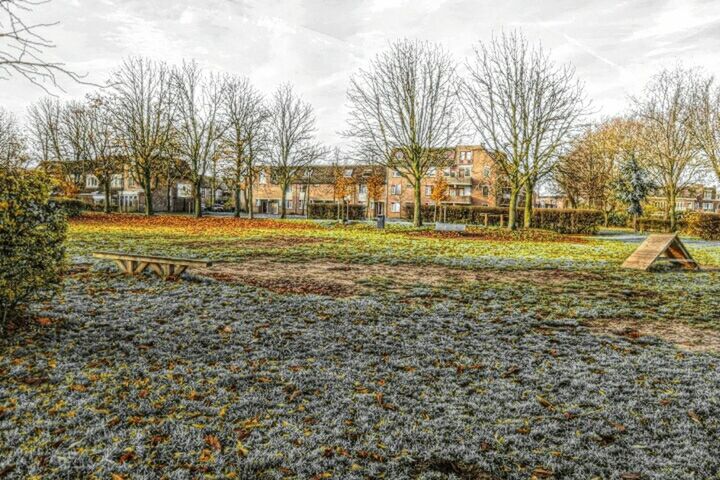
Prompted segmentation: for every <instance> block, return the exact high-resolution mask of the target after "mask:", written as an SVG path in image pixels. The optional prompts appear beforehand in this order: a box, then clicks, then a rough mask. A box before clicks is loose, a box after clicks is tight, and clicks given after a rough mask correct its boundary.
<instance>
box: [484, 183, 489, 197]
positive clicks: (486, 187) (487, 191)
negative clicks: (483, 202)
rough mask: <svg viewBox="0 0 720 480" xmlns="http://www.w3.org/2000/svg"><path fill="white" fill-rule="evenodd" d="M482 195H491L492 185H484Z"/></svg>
mask: <svg viewBox="0 0 720 480" xmlns="http://www.w3.org/2000/svg"><path fill="white" fill-rule="evenodd" d="M482 196H483V197H485V198H487V197H489V196H490V187H488V186H487V185H483V186H482Z"/></svg>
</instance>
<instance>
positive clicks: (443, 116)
mask: <svg viewBox="0 0 720 480" xmlns="http://www.w3.org/2000/svg"><path fill="white" fill-rule="evenodd" d="M455 70H456V69H455V63H454V61H453V60H452V58H451V57H450V55H449V54H448V53H447V52H446V51H445V50H443V49H442V48H441V47H440V46H438V45H435V44H432V43H427V42H419V41H411V40H400V41H396V42H394V43H392V44H391V45H390V47H389V49H388V50H387V51H385V52H382V53H380V54H378V55H377V56H376V57H375V59H374V60H373V61H372V62H371V63H370V66H369V68H368V69H367V70H360V71H359V72H358V73H357V74H356V75H355V76H354V77H353V78H352V79H351V84H350V88H349V90H348V92H347V98H348V101H349V103H350V118H349V121H348V124H349V128H348V129H347V131H346V132H344V135H345V136H346V137H348V138H350V139H351V140H352V141H353V144H354V147H355V149H356V150H357V151H358V152H359V155H360V156H361V157H363V158H371V159H374V161H375V162H376V163H378V164H379V165H382V166H383V167H385V168H391V169H393V170H396V171H398V172H399V173H400V175H402V176H403V177H404V178H405V179H406V180H407V181H408V182H409V183H410V184H411V185H412V187H413V189H414V197H413V198H414V205H415V213H414V216H413V223H414V224H415V225H416V226H419V225H421V224H422V215H421V214H420V213H421V212H420V206H421V198H422V197H421V195H422V191H421V187H422V185H421V182H422V179H423V178H424V177H425V176H427V174H428V172H429V171H430V170H432V169H440V168H442V167H445V166H447V165H449V164H450V163H451V162H452V159H451V158H450V157H449V156H448V153H447V150H446V148H447V147H452V146H454V145H455V144H456V143H457V142H458V141H459V138H460V131H461V129H462V125H463V122H462V117H461V116H460V115H459V114H458V113H459V112H458V109H457V89H458V80H457V78H458V77H457V75H456V72H455Z"/></svg>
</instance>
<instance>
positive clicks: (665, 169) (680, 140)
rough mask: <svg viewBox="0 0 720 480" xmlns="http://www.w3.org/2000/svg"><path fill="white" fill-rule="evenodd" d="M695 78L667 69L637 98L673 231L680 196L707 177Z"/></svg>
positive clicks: (645, 145)
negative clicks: (695, 128) (698, 138)
mask: <svg viewBox="0 0 720 480" xmlns="http://www.w3.org/2000/svg"><path fill="white" fill-rule="evenodd" d="M695 79H696V77H695V73H694V72H692V71H689V70H684V69H681V68H677V69H674V70H664V71H662V72H661V73H659V74H658V75H656V76H655V77H654V78H653V79H652V80H651V81H650V82H649V83H648V85H647V87H646V88H645V93H644V95H643V96H642V97H640V98H634V99H633V103H634V109H635V113H636V115H637V116H638V118H639V119H640V120H641V121H642V123H643V126H644V128H643V129H642V133H641V135H642V141H643V148H644V149H645V150H646V152H647V155H648V159H649V162H648V171H649V173H650V175H651V178H652V180H653V182H654V183H655V185H657V186H658V187H659V188H660V189H661V190H662V192H663V194H664V196H665V200H666V208H665V216H666V218H669V220H670V228H671V229H672V230H675V228H676V223H677V211H676V205H675V201H676V198H677V195H678V194H679V193H680V192H681V191H682V190H683V189H684V188H686V187H688V186H690V185H692V184H693V183H696V182H698V181H699V180H701V179H702V177H703V176H704V174H705V168H704V164H703V162H702V161H701V158H700V155H699V151H698V148H697V144H696V143H695V141H694V138H693V135H692V122H691V120H692V86H693V84H694V83H695Z"/></svg>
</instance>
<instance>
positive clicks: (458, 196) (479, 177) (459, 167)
mask: <svg viewBox="0 0 720 480" xmlns="http://www.w3.org/2000/svg"><path fill="white" fill-rule="evenodd" d="M446 155H447V156H448V159H447V166H446V167H445V168H439V169H431V170H430V171H429V172H428V175H427V176H426V177H425V178H424V179H423V180H422V182H421V184H420V185H421V192H420V193H421V202H422V204H423V205H434V204H435V202H434V201H433V200H432V191H433V187H434V185H435V183H436V182H437V179H438V178H439V177H443V178H444V179H445V182H446V183H447V185H448V191H447V196H446V200H444V201H442V202H441V204H442V205H472V206H478V207H496V206H503V205H507V203H508V202H509V199H510V195H509V193H508V191H507V189H505V188H502V185H501V183H502V182H499V181H498V179H499V177H498V174H497V171H496V170H497V169H496V167H495V162H494V161H493V159H492V158H491V157H490V155H488V153H487V151H486V150H485V149H484V148H482V147H481V146H479V145H458V146H457V147H455V148H448V149H447V151H446ZM386 195H387V200H386V201H387V205H388V213H387V215H388V217H391V218H401V217H406V216H407V210H408V207H411V206H412V205H413V204H414V200H413V199H414V193H413V187H412V185H411V184H410V183H409V182H408V180H407V179H405V178H404V177H403V176H402V175H401V174H400V172H398V171H395V170H392V169H389V170H388V176H387V191H386Z"/></svg>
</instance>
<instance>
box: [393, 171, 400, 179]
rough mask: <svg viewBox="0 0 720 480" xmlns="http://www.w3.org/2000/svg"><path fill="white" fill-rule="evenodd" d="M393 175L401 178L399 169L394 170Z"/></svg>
mask: <svg viewBox="0 0 720 480" xmlns="http://www.w3.org/2000/svg"><path fill="white" fill-rule="evenodd" d="M393 177H395V178H400V172H398V171H397V170H393Z"/></svg>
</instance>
